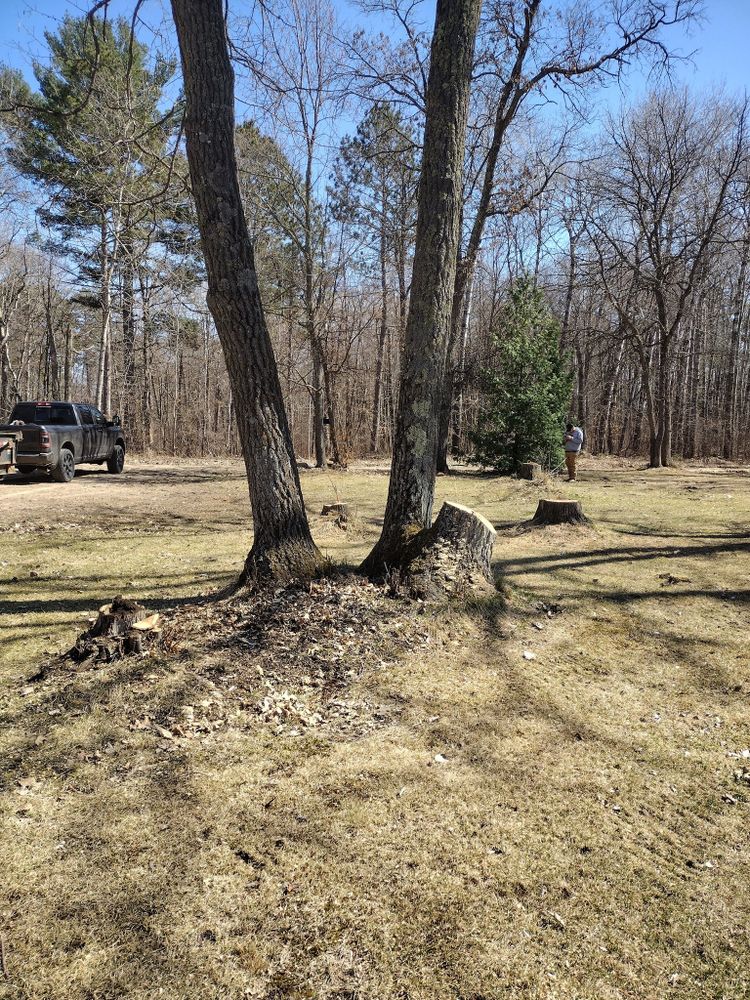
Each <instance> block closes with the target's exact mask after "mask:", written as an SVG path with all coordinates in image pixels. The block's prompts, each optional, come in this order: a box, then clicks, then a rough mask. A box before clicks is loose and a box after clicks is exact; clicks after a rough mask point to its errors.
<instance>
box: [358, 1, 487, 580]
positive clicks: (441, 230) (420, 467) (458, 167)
mask: <svg viewBox="0 0 750 1000" xmlns="http://www.w3.org/2000/svg"><path fill="white" fill-rule="evenodd" d="M480 9H481V0H438V4H437V13H436V19H435V33H434V36H433V40H432V51H431V56H430V75H429V79H428V82H427V99H426V106H427V115H426V120H425V132H424V148H423V153H422V172H421V176H420V182H419V204H418V213H417V232H416V245H415V251H414V268H413V273H412V287H411V301H410V306H409V318H408V320H407V325H406V336H405V343H404V357H403V363H402V369H401V387H400V393H399V407H398V416H397V421H396V440H395V447H394V454H393V462H392V466H391V481H390V488H389V491H388V503H387V505H386V511H385V523H384V525H383V533H382V535H381V537H380V539H379V541H378V543H377V544H376V546H375V548H374V549H373V551H372V552H371V553H370V555H369V556H368V558H367V559H366V561H365V564H364V568H365V570H366V571H367V572H371V573H378V572H382V570H383V569H384V568H385V567H386V566H393V565H395V564H396V563H397V562H398V561H399V559H400V558H403V554H404V545H405V542H406V540H407V539H408V538H409V536H410V535H413V533H414V531H415V530H416V531H419V530H420V529H422V528H426V527H427V526H428V525H429V523H430V521H431V518H432V504H433V499H434V494H435V463H436V457H437V425H438V417H439V412H440V402H441V398H442V386H443V375H444V372H445V361H446V349H447V345H448V333H449V329H450V319H451V303H452V298H453V290H454V282H455V276H456V257H457V250H458V238H459V225H460V216H461V196H462V178H463V166H464V148H465V141H466V118H467V113H468V105H469V90H470V83H471V72H472V64H473V55H474V44H475V40H476V33H477V27H478V24H479V13H480Z"/></svg>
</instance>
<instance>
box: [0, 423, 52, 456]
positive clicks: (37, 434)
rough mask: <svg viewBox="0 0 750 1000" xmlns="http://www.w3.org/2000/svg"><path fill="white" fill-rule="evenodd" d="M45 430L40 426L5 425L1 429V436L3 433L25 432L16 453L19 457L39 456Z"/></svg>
mask: <svg viewBox="0 0 750 1000" xmlns="http://www.w3.org/2000/svg"><path fill="white" fill-rule="evenodd" d="M43 430H45V428H44V427H42V426H41V425H40V424H22V425H21V426H20V427H19V426H18V425H12V424H5V425H4V426H3V427H0V435H2V433H3V431H10V432H13V431H23V438H22V439H21V440H20V441H19V442H18V445H17V447H16V453H17V454H18V455H38V454H39V451H40V450H41V443H42V431H43Z"/></svg>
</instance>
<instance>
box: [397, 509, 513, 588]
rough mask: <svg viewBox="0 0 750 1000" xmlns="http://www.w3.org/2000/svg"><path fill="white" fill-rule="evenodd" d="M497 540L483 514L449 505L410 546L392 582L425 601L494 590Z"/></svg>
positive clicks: (493, 530)
mask: <svg viewBox="0 0 750 1000" xmlns="http://www.w3.org/2000/svg"><path fill="white" fill-rule="evenodd" d="M495 537H496V532H495V529H494V528H493V526H492V525H491V524H490V522H489V521H488V520H487V519H486V518H485V517H482V515H481V514H477V513H475V511H473V510H469V508H468V507H463V506H461V504H457V503H447V502H446V503H444V504H443V506H442V507H441V508H440V513H439V514H438V516H437V517H436V518H435V523H434V524H433V525H432V527H431V528H428V529H427V530H426V531H422V532H420V533H419V535H417V536H416V538H414V539H413V541H412V542H411V544H410V545H409V546H408V548H407V555H406V559H405V560H404V563H403V567H402V571H401V572H400V573H398V574H397V575H396V578H395V579H392V581H391V583H392V585H395V588H396V589H402V588H403V589H405V590H406V591H407V593H408V594H409V595H410V596H412V597H419V598H422V599H438V600H439V599H441V598H444V597H452V596H455V595H457V594H461V593H466V592H467V591H475V590H491V589H493V576H492V567H491V562H490V560H491V558H492V548H493V546H494V544H495Z"/></svg>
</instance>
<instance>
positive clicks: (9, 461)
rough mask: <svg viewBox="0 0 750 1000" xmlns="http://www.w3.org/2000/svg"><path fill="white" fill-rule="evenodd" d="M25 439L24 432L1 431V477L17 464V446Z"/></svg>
mask: <svg viewBox="0 0 750 1000" xmlns="http://www.w3.org/2000/svg"><path fill="white" fill-rule="evenodd" d="M22 438H23V431H0V476H4V475H5V473H6V472H8V470H9V469H10V468H11V466H13V465H15V464H16V445H17V444H18V442H19V441H20V440H21V439H22Z"/></svg>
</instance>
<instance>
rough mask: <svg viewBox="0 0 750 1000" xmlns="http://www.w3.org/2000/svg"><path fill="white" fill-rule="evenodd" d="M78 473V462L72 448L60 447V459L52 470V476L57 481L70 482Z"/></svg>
mask: <svg viewBox="0 0 750 1000" xmlns="http://www.w3.org/2000/svg"><path fill="white" fill-rule="evenodd" d="M75 474H76V463H75V459H74V458H73V452H72V451H71V450H70V448H61V449H60V460H59V462H58V463H57V465H56V466H55V467H54V469H53V470H52V478H53V479H54V480H55V482H57V483H69V482H70V481H71V479H72V478H73V476H74V475H75Z"/></svg>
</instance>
